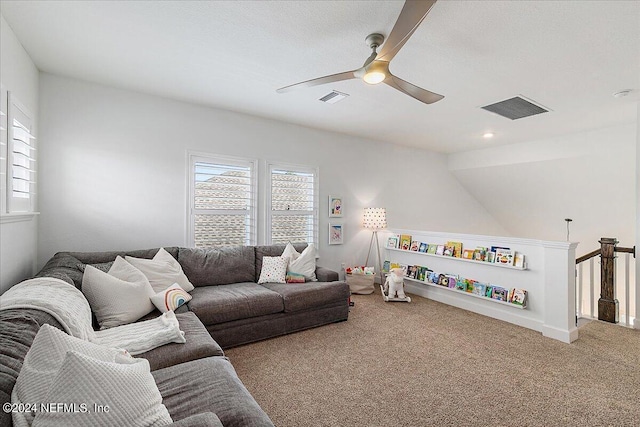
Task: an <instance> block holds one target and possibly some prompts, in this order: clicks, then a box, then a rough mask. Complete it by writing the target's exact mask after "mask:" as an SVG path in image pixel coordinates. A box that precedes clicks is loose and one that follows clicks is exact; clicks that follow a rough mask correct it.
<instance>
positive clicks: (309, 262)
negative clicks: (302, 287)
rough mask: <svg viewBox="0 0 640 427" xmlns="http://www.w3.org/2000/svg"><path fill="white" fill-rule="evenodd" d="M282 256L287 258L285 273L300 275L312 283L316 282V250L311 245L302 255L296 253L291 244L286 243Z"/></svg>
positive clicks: (311, 244)
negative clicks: (287, 263)
mask: <svg viewBox="0 0 640 427" xmlns="http://www.w3.org/2000/svg"><path fill="white" fill-rule="evenodd" d="M282 256H283V257H288V258H289V267H288V268H287V271H289V272H291V273H297V274H302V275H303V276H304V277H305V279H307V280H309V281H312V282H315V281H317V280H318V279H317V278H316V248H315V246H314V245H313V243H310V244H309V245H308V246H307V247H306V248H305V249H304V250H303V251H302V253H298V251H296V249H295V248H294V247H293V245H292V244H291V243H287V246H286V247H285V248H284V251H283V252H282Z"/></svg>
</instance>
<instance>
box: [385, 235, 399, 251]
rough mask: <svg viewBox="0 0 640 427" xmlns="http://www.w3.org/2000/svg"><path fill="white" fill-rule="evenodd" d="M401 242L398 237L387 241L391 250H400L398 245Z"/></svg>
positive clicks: (392, 237)
mask: <svg viewBox="0 0 640 427" xmlns="http://www.w3.org/2000/svg"><path fill="white" fill-rule="evenodd" d="M399 242H400V237H398V236H397V235H396V236H391V237H389V238H388V239H387V247H388V248H391V249H398V245H399Z"/></svg>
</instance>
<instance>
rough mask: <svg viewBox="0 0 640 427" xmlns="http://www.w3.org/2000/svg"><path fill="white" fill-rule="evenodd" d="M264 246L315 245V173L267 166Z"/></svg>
mask: <svg viewBox="0 0 640 427" xmlns="http://www.w3.org/2000/svg"><path fill="white" fill-rule="evenodd" d="M268 169H269V181H270V182H269V185H268V188H269V194H268V204H269V206H268V209H267V242H266V243H267V244H281V243H287V242H306V243H316V242H317V235H318V171H317V170H316V169H313V168H307V167H297V166H280V165H269V168H268Z"/></svg>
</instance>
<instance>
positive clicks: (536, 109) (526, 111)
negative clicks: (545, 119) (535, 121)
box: [481, 96, 549, 120]
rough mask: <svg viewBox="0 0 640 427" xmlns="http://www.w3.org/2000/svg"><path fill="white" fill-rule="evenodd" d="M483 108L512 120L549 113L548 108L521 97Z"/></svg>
mask: <svg viewBox="0 0 640 427" xmlns="http://www.w3.org/2000/svg"><path fill="white" fill-rule="evenodd" d="M481 108H482V109H484V110H487V111H491V112H492V113H496V114H498V115H500V116H502V117H506V118H507V119H511V120H516V119H521V118H523V117H529V116H535V115H536V114H541V113H547V112H549V110H547V109H546V108H543V107H541V106H539V105H536V104H534V103H533V102H531V101H529V100H527V99H524V98H523V97H521V96H516V97H514V98H511V99H507V100H505V101H500V102H496V103H495V104H491V105H485V106H484V107H481Z"/></svg>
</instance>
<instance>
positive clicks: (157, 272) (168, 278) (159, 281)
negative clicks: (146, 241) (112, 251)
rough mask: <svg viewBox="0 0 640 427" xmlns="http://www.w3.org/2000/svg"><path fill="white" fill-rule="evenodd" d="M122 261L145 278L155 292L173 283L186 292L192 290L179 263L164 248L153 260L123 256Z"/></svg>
mask: <svg viewBox="0 0 640 427" xmlns="http://www.w3.org/2000/svg"><path fill="white" fill-rule="evenodd" d="M124 259H126V260H127V262H129V263H131V265H133V266H134V267H136V268H137V269H139V270H140V271H142V272H143V273H144V275H145V276H147V279H149V283H151V287H152V288H153V290H154V291H156V292H162V291H163V290H165V289H166V288H167V286H171V285H173V284H174V283H177V284H178V285H180V286H181V287H182V289H184V290H185V291H187V292H191V291H192V290H193V285H192V284H191V282H189V279H187V276H185V274H184V272H183V271H182V266H181V265H180V263H179V262H178V261H177V260H176V259H175V258H174V257H173V256H172V255H171V254H170V253H169V252H167V251H166V250H164V248H160V249H159V250H158V253H156V254H155V255H154V256H153V259H145V258H136V257H132V256H125V257H124Z"/></svg>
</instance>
